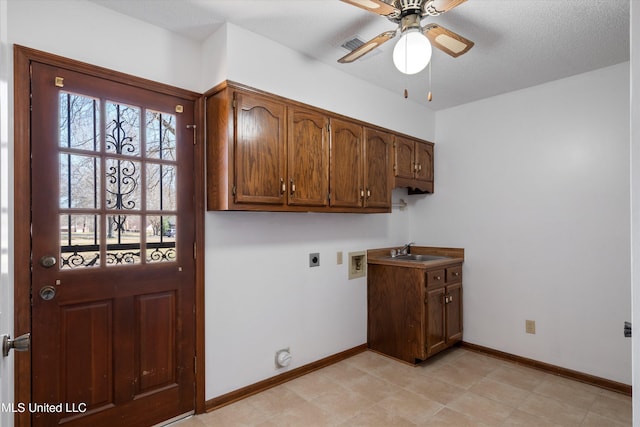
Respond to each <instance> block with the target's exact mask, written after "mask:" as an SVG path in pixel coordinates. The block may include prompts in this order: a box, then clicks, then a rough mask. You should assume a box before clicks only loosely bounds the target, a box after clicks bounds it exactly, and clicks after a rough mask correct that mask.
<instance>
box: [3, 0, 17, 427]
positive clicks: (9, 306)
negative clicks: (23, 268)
mask: <svg viewBox="0 0 640 427" xmlns="http://www.w3.org/2000/svg"><path fill="white" fill-rule="evenodd" d="M11 63H12V61H11V60H10V47H9V45H8V44H7V2H6V1H5V0H0V336H2V335H11V336H12V337H14V336H15V334H14V333H13V281H12V280H11V277H12V275H11V274H10V271H9V239H10V236H9V230H13V227H9V216H8V211H9V206H10V205H9V186H10V184H9V182H10V181H12V180H11V177H10V175H9V171H8V162H7V159H8V157H9V155H10V153H9V142H8V136H9V123H10V120H9V110H8V106H9V69H10V65H11ZM12 401H13V354H11V355H10V356H9V357H1V358H0V403H2V402H12ZM12 418H13V414H11V413H10V412H7V411H1V410H0V426H3V425H7V426H8V425H9V423H11V422H13V420H12Z"/></svg>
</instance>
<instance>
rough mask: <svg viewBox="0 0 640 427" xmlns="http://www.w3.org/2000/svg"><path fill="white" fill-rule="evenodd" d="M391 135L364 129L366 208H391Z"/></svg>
mask: <svg viewBox="0 0 640 427" xmlns="http://www.w3.org/2000/svg"><path fill="white" fill-rule="evenodd" d="M392 144H393V135H391V134H389V133H386V132H380V131H376V130H373V129H367V128H365V188H366V198H365V201H366V203H365V204H366V206H369V207H376V208H390V207H391V188H389V187H390V186H391V182H392V181H393V178H392V176H391V174H390V171H391V165H390V163H391V149H392V148H393V146H392Z"/></svg>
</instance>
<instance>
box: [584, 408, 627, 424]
mask: <svg viewBox="0 0 640 427" xmlns="http://www.w3.org/2000/svg"><path fill="white" fill-rule="evenodd" d="M581 427H631V421H629V422H621V421H616V420H613V419H611V418H607V417H603V416H602V415H598V414H596V413H595V412H589V413H587V416H586V417H585V418H584V421H583V422H582V426H581Z"/></svg>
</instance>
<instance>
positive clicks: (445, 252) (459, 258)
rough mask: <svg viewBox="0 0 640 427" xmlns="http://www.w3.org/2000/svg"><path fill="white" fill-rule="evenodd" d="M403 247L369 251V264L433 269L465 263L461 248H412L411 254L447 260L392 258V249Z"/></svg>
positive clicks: (396, 247)
mask: <svg viewBox="0 0 640 427" xmlns="http://www.w3.org/2000/svg"><path fill="white" fill-rule="evenodd" d="M401 247H402V246H392V247H388V248H379V249H369V250H367V264H382V265H391V266H396V267H409V268H420V269H424V270H426V269H432V268H438V267H447V266H449V265H453V264H460V263H461V262H464V249H461V248H440V247H431V246H413V245H412V246H411V250H410V253H411V254H413V255H437V256H445V257H447V258H443V259H437V260H432V261H410V260H402V259H397V258H391V250H392V249H396V250H397V249H400V248H401Z"/></svg>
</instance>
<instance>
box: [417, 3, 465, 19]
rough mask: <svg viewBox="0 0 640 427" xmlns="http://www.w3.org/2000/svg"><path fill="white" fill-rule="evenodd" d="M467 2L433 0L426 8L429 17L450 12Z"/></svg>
mask: <svg viewBox="0 0 640 427" xmlns="http://www.w3.org/2000/svg"><path fill="white" fill-rule="evenodd" d="M465 1H467V0H431V1H430V2H429V3H427V5H426V6H425V11H426V12H427V15H434V16H435V15H440V14H441V13H444V12H448V11H450V10H451V9H453V8H454V7H456V6H460V5H461V4H462V3H464V2H465Z"/></svg>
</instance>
